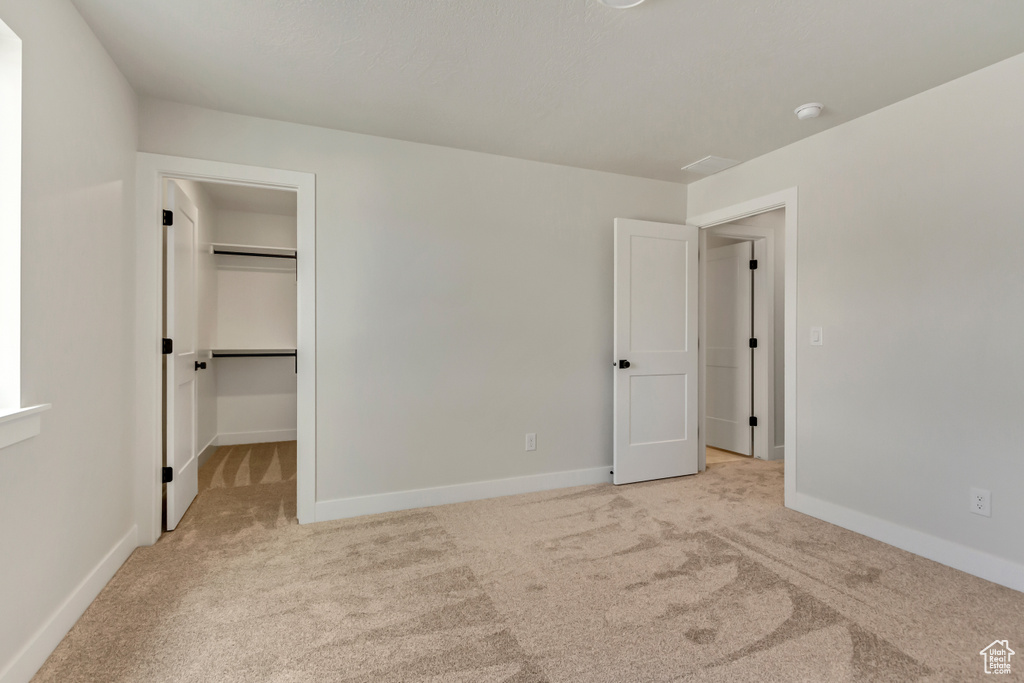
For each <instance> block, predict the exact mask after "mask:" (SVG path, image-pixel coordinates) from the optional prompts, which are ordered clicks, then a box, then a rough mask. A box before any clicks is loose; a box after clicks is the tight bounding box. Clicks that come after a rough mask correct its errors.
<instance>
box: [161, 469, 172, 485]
mask: <svg viewBox="0 0 1024 683" xmlns="http://www.w3.org/2000/svg"><path fill="white" fill-rule="evenodd" d="M161 479H162V480H163V483H165V484H170V483H171V482H172V481H174V468H173V467H165V468H163V477H161Z"/></svg>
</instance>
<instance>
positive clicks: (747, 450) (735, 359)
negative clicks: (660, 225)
mask: <svg viewBox="0 0 1024 683" xmlns="http://www.w3.org/2000/svg"><path fill="white" fill-rule="evenodd" d="M752 257H753V253H752V249H751V243H750V242H739V243H737V244H730V245H728V246H725V247H716V248H715V249H709V250H708V253H707V258H706V259H704V267H705V268H706V269H707V270H706V271H705V273H706V274H707V278H706V280H705V289H704V293H705V295H706V296H707V307H706V308H705V310H706V311H707V314H706V317H705V327H704V340H705V341H706V343H707V354H706V360H705V367H706V368H707V375H706V382H707V383H706V385H705V386H706V387H707V390H706V391H707V394H706V397H707V404H706V405H707V413H706V415H705V418H704V420H705V422H704V423H705V424H706V425H707V428H708V431H707V443H708V445H709V446H714V447H715V448H722V449H725V450H727V451H734V452H736V453H742V454H743V455H751V454H753V445H752V444H753V431H754V428H753V427H751V426H750V416H751V415H753V414H754V408H753V396H752V389H753V368H754V366H753V362H754V360H753V357H754V350H753V349H752V348H751V347H750V340H751V338H753V336H754V294H753V290H754V276H753V272H754V271H752V270H751V269H750V260H751V258H752Z"/></svg>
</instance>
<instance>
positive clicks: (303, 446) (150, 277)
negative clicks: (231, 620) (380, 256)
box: [135, 152, 316, 545]
mask: <svg viewBox="0 0 1024 683" xmlns="http://www.w3.org/2000/svg"><path fill="white" fill-rule="evenodd" d="M136 159H137V162H136V192H137V203H136V235H137V240H136V289H135V291H136V299H135V304H136V311H137V315H136V358H135V363H136V384H135V399H136V406H137V409H138V413H137V419H136V425H137V427H136V429H137V431H136V435H135V438H136V444H135V446H136V451H137V452H138V453H139V458H140V461H139V467H138V468H137V471H138V475H137V476H138V478H137V481H136V491H137V495H136V519H137V521H138V526H139V541H140V543H142V544H146V545H148V544H151V543H155V542H156V540H157V539H158V538H159V537H160V526H161V515H160V508H161V483H160V482H161V478H160V467H161V466H162V463H161V459H162V456H161V428H160V423H161V422H160V406H161V401H160V391H161V386H162V385H161V376H160V367H161V360H162V356H161V354H160V339H161V310H162V305H161V289H162V287H161V273H162V256H161V255H162V251H161V239H160V238H161V234H160V230H159V229H158V226H159V225H160V215H161V214H160V212H161V209H162V206H161V194H160V189H161V184H162V182H163V179H164V178H181V179H187V180H194V181H200V182H202V181H205V182H218V183H226V184H231V185H248V186H257V187H268V188H276V189H286V190H293V191H295V192H296V193H297V200H298V201H297V208H296V223H297V242H296V251H297V252H298V286H297V288H298V344H297V349H298V358H297V362H298V380H297V381H298V396H297V413H298V423H297V434H298V463H297V465H298V472H297V479H298V481H297V483H296V488H297V496H298V498H297V503H298V506H297V507H298V518H299V522H300V523H303V524H305V523H307V522H312V521H313V519H314V514H315V505H316V176H315V175H314V174H312V173H302V172H298V171H285V170H279V169H272V168H261V167H257V166H243V165H240V164H228V163H222V162H218V161H207V160H203V159H188V158H185V157H172V156H165V155H161V154H149V153H147V152H139V153H138V154H137V156H136Z"/></svg>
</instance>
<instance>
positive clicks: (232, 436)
mask: <svg viewBox="0 0 1024 683" xmlns="http://www.w3.org/2000/svg"><path fill="white" fill-rule="evenodd" d="M297 433H298V432H297V430H295V429H271V430H269V431H265V432H229V433H227V434H218V435H217V438H216V439H214V441H213V442H214V443H216V444H217V445H218V446H237V445H239V444H243V443H271V442H274V441H295V439H296V438H297V437H296V434H297Z"/></svg>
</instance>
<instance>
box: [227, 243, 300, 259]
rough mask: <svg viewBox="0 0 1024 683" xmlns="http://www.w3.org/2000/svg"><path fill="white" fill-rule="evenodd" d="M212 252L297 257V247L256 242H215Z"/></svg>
mask: <svg viewBox="0 0 1024 683" xmlns="http://www.w3.org/2000/svg"><path fill="white" fill-rule="evenodd" d="M210 253H212V254H223V255H227V256H260V257H263V258H288V259H294V258H297V255H296V254H297V252H296V250H295V249H289V248H286V247H261V246H257V245H254V244H224V243H222V242H214V243H212V244H211V245H210Z"/></svg>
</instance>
